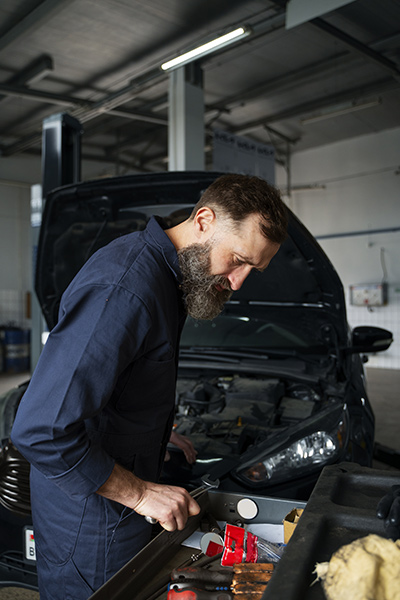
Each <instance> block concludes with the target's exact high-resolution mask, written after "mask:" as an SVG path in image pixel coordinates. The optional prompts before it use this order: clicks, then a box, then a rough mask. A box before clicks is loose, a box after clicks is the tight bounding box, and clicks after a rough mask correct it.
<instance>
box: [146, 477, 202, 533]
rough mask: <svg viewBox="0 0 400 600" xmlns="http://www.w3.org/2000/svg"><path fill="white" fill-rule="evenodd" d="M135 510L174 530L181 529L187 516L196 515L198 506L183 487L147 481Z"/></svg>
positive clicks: (198, 510) (165, 527)
mask: <svg viewBox="0 0 400 600" xmlns="http://www.w3.org/2000/svg"><path fill="white" fill-rule="evenodd" d="M135 511H136V512H137V513H138V514H140V515H145V516H149V517H153V518H154V519H157V521H158V522H159V523H160V525H161V526H162V527H164V529H166V530H167V531H174V530H175V529H180V530H181V529H183V528H184V527H185V525H186V522H187V520H188V518H189V516H192V515H197V514H198V513H199V512H200V507H199V505H198V504H197V502H196V501H195V500H194V499H193V498H192V497H191V496H190V494H189V493H188V492H187V491H186V490H185V489H184V488H179V487H175V486H168V485H159V484H153V483H148V482H147V483H146V491H145V493H144V494H143V496H142V498H141V500H140V502H139V503H138V504H137V505H136V506H135Z"/></svg>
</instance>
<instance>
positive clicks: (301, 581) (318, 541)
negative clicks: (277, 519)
mask: <svg viewBox="0 0 400 600" xmlns="http://www.w3.org/2000/svg"><path fill="white" fill-rule="evenodd" d="M396 484H400V471H398V470H393V471H389V470H377V469H370V468H368V467H360V465H356V464H354V463H340V464H338V465H331V466H329V467H325V468H324V469H323V471H322V473H321V475H320V477H319V479H318V481H317V484H316V486H315V487H314V490H313V492H312V494H311V496H310V498H309V500H308V502H307V506H306V508H305V510H304V512H303V514H302V516H301V519H300V520H299V522H298V525H297V526H296V529H295V531H294V533H293V535H292V537H291V539H290V541H289V543H288V545H287V546H286V549H285V552H284V554H283V556H282V558H281V560H280V561H279V563H278V565H277V567H276V570H275V572H274V575H273V577H272V578H271V581H270V582H269V584H268V586H267V587H266V588H265V592H264V594H263V597H262V598H263V600H326V597H325V594H324V592H323V589H322V586H321V584H320V583H315V584H314V585H312V583H313V582H314V581H315V579H316V576H315V574H313V571H314V569H315V565H316V563H321V562H325V561H329V560H330V558H331V556H332V554H333V553H334V552H336V550H338V549H339V548H340V547H341V546H344V545H345V544H350V543H351V542H353V541H354V540H356V539H359V538H362V537H365V536H367V535H369V534H370V533H374V534H376V535H380V536H382V537H387V536H386V534H385V531H384V526H383V521H382V520H381V519H378V518H377V517H376V507H377V504H378V502H379V500H380V499H381V498H382V497H383V496H384V495H385V494H387V493H388V492H389V491H390V488H391V486H392V485H396ZM350 597H351V593H350V591H349V598H350Z"/></svg>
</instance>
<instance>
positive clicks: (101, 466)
mask: <svg viewBox="0 0 400 600" xmlns="http://www.w3.org/2000/svg"><path fill="white" fill-rule="evenodd" d="M114 465H115V460H114V459H113V458H111V456H110V455H109V454H107V453H106V452H104V450H103V449H102V448H101V447H100V446H99V445H97V444H91V445H90V446H89V448H88V450H87V452H86V453H85V454H84V455H83V457H82V458H81V459H80V460H79V461H78V462H77V463H76V464H75V465H74V466H73V467H71V468H70V469H68V471H65V472H64V473H61V474H60V475H56V476H50V477H48V479H49V480H51V481H52V482H53V483H55V484H56V485H57V486H58V487H59V488H60V489H61V490H63V492H64V493H65V494H67V495H68V496H69V497H70V498H72V499H73V500H84V499H85V498H87V497H88V496H90V494H93V493H95V492H97V490H98V489H99V488H100V487H101V486H102V485H103V484H104V483H105V482H106V481H107V479H108V478H109V477H110V475H111V472H112V470H113V468H114Z"/></svg>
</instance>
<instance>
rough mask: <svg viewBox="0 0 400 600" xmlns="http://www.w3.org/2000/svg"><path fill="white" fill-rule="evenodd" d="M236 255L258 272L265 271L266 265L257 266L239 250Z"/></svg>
mask: <svg viewBox="0 0 400 600" xmlns="http://www.w3.org/2000/svg"><path fill="white" fill-rule="evenodd" d="M236 254H237V256H238V257H239V258H240V260H242V261H243V262H245V263H247V264H248V265H250V266H251V267H254V268H255V269H257V271H259V272H260V273H262V272H263V271H265V269H266V268H267V267H258V266H257V265H256V264H255V263H254V262H252V261H251V259H250V258H249V257H248V256H246V255H245V254H241V253H240V252H237V253H236Z"/></svg>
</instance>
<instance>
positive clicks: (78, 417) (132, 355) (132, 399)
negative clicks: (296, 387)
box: [11, 217, 185, 600]
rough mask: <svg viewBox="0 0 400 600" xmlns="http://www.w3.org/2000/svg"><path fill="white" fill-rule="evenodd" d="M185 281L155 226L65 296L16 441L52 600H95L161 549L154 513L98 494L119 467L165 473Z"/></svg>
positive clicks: (120, 244) (111, 252) (101, 260)
mask: <svg viewBox="0 0 400 600" xmlns="http://www.w3.org/2000/svg"><path fill="white" fill-rule="evenodd" d="M180 278H181V274H180V270H179V266H178V258H177V253H176V250H175V248H174V246H173V244H172V242H171V241H170V240H169V238H168V236H167V235H166V233H165V232H164V231H163V229H162V227H161V225H160V224H159V222H158V221H157V219H156V218H154V217H153V218H152V219H151V220H150V221H149V223H148V225H147V228H146V230H145V231H143V232H137V233H132V234H129V235H126V236H123V237H121V238H119V239H117V240H115V241H113V242H111V243H110V244H109V245H108V246H106V247H105V248H102V249H101V250H99V251H98V252H96V254H95V255H93V256H92V257H91V259H90V260H89V261H88V262H87V263H86V264H85V265H84V267H83V268H82V269H81V271H80V272H79V273H78V275H77V276H76V277H75V279H74V280H73V281H72V283H71V284H70V286H69V287H68V289H67V290H66V292H65V293H64V295H63V297H62V301H61V305H60V311H59V321H58V324H57V325H56V327H55V328H54V329H53V330H52V332H51V333H50V336H49V338H48V341H47V342H46V345H45V347H44V349H43V352H42V354H41V357H40V360H39V363H38V365H37V367H36V369H35V372H34V374H33V376H32V379H31V382H30V384H29V387H28V390H27V391H26V393H25V395H24V397H23V399H22V401H21V404H20V406H19V409H18V413H17V416H16V420H15V423H14V427H13V431H12V435H11V438H12V441H13V443H14V444H15V445H16V446H17V448H19V450H20V451H21V452H22V454H23V455H24V456H25V457H26V458H27V459H28V460H29V462H30V463H31V499H32V517H33V526H34V531H35V539H36V550H37V565H38V574H39V589H40V597H41V600H47V599H49V600H50V599H51V600H58V599H60V600H81V599H86V598H88V597H89V596H90V595H91V594H92V593H93V591H94V590H96V589H97V588H98V587H100V586H101V585H102V584H103V583H104V582H105V581H106V580H107V579H108V578H109V577H111V575H113V574H114V573H115V572H116V571H117V570H118V569H120V568H121V567H122V566H123V565H124V564H125V563H126V562H127V561H128V560H129V559H130V558H131V557H132V556H133V555H134V554H135V553H136V552H138V551H139V550H140V549H141V548H142V547H143V546H144V545H145V544H146V543H147V542H148V540H149V537H150V531H149V529H150V527H149V525H148V524H147V523H146V521H145V520H144V518H143V517H142V516H140V515H137V514H136V513H135V512H134V511H132V510H130V509H128V508H126V507H124V506H122V505H121V504H119V503H117V502H113V501H110V500H107V499H105V498H103V497H101V496H99V495H98V494H96V493H95V492H96V490H98V488H99V487H100V486H101V485H102V484H103V483H104V482H105V481H106V480H107V479H108V477H109V475H110V474H111V471H112V469H113V466H114V463H115V461H117V462H118V463H119V464H121V465H123V466H124V467H126V468H128V469H130V470H132V471H133V472H134V473H135V475H137V476H138V477H140V478H142V479H145V480H147V481H156V480H157V478H158V476H159V472H160V469H161V465H162V461H163V458H164V454H165V448H166V444H167V442H168V439H169V436H170V433H171V427H172V423H173V411H174V402H175V382H176V372H177V355H178V345H179V338H180V334H181V330H182V327H183V324H184V320H185V310H184V305H183V300H182V294H181V291H180V288H179V284H180Z"/></svg>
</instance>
